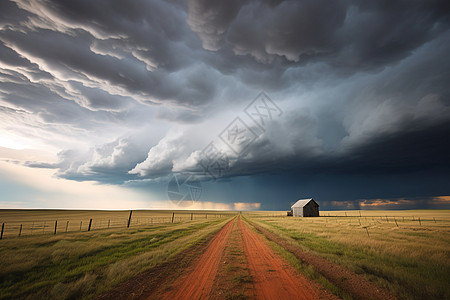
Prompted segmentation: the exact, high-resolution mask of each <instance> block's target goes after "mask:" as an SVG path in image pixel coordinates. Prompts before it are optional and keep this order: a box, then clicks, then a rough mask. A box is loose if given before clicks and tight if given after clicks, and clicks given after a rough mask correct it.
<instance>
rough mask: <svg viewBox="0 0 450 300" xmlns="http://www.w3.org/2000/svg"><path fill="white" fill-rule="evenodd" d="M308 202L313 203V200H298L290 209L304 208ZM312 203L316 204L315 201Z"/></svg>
mask: <svg viewBox="0 0 450 300" xmlns="http://www.w3.org/2000/svg"><path fill="white" fill-rule="evenodd" d="M310 201H314V199H313V198H309V199H300V200H298V201H297V202H295V203H294V205H292V206H291V208H294V207H304V206H305V205H306V204H308V203H309V202H310ZM314 203H316V204H317V202H316V201H314ZM317 205H319V204H317Z"/></svg>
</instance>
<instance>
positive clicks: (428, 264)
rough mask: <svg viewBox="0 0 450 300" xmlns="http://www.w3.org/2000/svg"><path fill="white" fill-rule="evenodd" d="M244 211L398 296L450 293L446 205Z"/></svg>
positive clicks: (428, 296) (449, 218)
mask: <svg viewBox="0 0 450 300" xmlns="http://www.w3.org/2000/svg"><path fill="white" fill-rule="evenodd" d="M360 214H361V216H360ZM245 216H246V217H247V218H248V219H250V220H252V221H254V222H256V223H257V224H259V225H261V226H263V227H264V228H266V229H268V230H270V231H272V232H274V233H276V234H277V235H279V236H281V237H283V238H284V239H286V240H287V241H289V242H290V243H292V244H294V245H297V246H298V247H300V248H302V249H304V250H305V251H311V252H313V253H315V254H317V255H319V256H322V257H325V258H327V259H329V260H331V261H332V262H334V263H336V264H339V265H342V266H344V267H346V268H348V269H350V270H352V271H354V272H355V273H357V274H362V275H363V276H365V277H366V278H367V279H369V280H370V281H372V282H375V283H377V284H378V285H380V286H383V287H385V288H387V289H388V290H390V291H391V292H392V293H393V294H395V295H397V296H398V297H399V298H402V299H450V286H449V285H448V278H450V211H449V210H410V211H400V210H395V211H394V210H391V211H368V210H364V211H334V212H331V211H329V212H328V211H324V212H321V217H318V218H295V217H286V215H285V212H248V213H246V214H245ZM419 219H420V221H419Z"/></svg>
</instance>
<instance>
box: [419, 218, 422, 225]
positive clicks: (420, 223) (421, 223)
mask: <svg viewBox="0 0 450 300" xmlns="http://www.w3.org/2000/svg"><path fill="white" fill-rule="evenodd" d="M419 224H420V226H422V222H420V217H419Z"/></svg>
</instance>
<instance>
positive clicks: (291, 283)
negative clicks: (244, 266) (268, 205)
mask: <svg viewBox="0 0 450 300" xmlns="http://www.w3.org/2000/svg"><path fill="white" fill-rule="evenodd" d="M239 228H240V230H241V232H242V235H243V240H244V249H245V255H246V256H247V260H248V264H249V268H250V273H251V275H252V277H253V282H254V283H253V284H254V292H255V294H256V295H255V296H256V299H319V298H320V296H319V292H318V291H317V290H316V289H315V288H314V287H313V286H312V284H311V283H310V281H309V280H307V279H306V278H304V277H303V276H300V275H299V274H298V273H297V271H296V270H295V269H294V268H293V267H292V266H291V265H289V263H288V262H286V261H285V260H284V259H282V258H281V257H280V256H279V255H277V254H275V253H274V251H273V250H272V249H270V247H269V246H268V245H267V244H265V243H264V242H263V241H262V240H261V238H260V237H259V236H257V235H256V234H255V233H254V232H253V231H251V230H250V229H249V228H248V226H247V225H244V224H243V222H242V221H241V219H239Z"/></svg>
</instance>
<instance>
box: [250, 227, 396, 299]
mask: <svg viewBox="0 0 450 300" xmlns="http://www.w3.org/2000/svg"><path fill="white" fill-rule="evenodd" d="M251 224H252V226H254V227H255V228H256V230H258V231H259V232H261V233H262V234H263V235H264V236H265V237H266V238H267V239H269V240H271V241H273V242H274V243H276V244H278V245H279V246H281V247H282V248H284V249H286V250H287V251H289V252H291V253H292V254H293V255H294V256H295V257H297V258H298V259H300V260H301V261H302V262H303V263H306V264H308V265H310V266H312V267H313V268H314V270H315V271H316V272H318V273H319V274H321V275H322V276H324V277H325V278H326V279H328V280H329V281H330V282H331V283H333V284H334V285H336V286H337V287H339V288H340V289H341V290H342V291H344V292H346V293H348V294H349V295H350V296H351V297H353V298H354V299H362V300H378V299H383V300H384V299H386V300H395V299H396V297H395V296H394V295H392V294H391V293H390V292H389V291H387V290H386V289H384V288H381V287H379V286H377V285H376V284H375V283H373V282H370V281H368V280H367V279H365V278H364V277H363V276H362V275H359V274H356V273H354V272H352V271H350V270H348V269H347V268H344V267H342V266H339V265H337V264H335V263H333V262H331V261H329V260H327V259H325V258H322V257H319V256H317V255H315V254H312V253H309V252H306V251H303V250H302V249H300V248H299V247H298V246H294V245H291V244H290V243H288V242H287V241H286V240H284V239H283V238H281V237H279V236H278V235H276V234H275V233H273V232H271V231H269V230H267V229H265V228H264V227H262V226H260V225H257V224H255V223H253V222H251Z"/></svg>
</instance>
